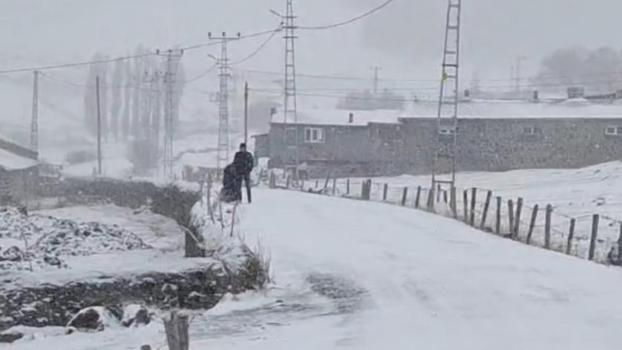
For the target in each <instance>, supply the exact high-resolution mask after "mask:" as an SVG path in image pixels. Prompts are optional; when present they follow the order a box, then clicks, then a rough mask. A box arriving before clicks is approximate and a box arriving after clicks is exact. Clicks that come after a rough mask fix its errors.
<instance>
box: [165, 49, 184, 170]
mask: <svg viewBox="0 0 622 350" xmlns="http://www.w3.org/2000/svg"><path fill="white" fill-rule="evenodd" d="M183 55H184V51H183V50H168V51H167V52H166V53H165V54H164V56H165V57H166V73H165V74H164V84H165V85H166V92H165V101H164V157H163V162H162V163H163V170H164V171H163V173H164V176H165V177H167V178H169V179H172V178H173V176H174V172H173V139H174V135H175V117H174V116H175V83H176V80H175V78H176V76H177V68H178V66H179V61H180V60H181V58H182V56H183Z"/></svg>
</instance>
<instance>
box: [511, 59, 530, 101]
mask: <svg viewBox="0 0 622 350" xmlns="http://www.w3.org/2000/svg"><path fill="white" fill-rule="evenodd" d="M526 59H527V57H525V56H518V57H516V72H515V73H516V76H515V86H514V90H515V92H516V93H517V94H518V93H519V92H520V89H521V82H522V80H523V79H522V76H521V68H522V64H523V62H524V61H525V60H526Z"/></svg>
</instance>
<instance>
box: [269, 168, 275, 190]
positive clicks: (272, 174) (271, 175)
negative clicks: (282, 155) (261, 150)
mask: <svg viewBox="0 0 622 350" xmlns="http://www.w3.org/2000/svg"><path fill="white" fill-rule="evenodd" d="M268 182H269V187H270V188H275V187H276V175H274V172H273V171H271V172H270V180H269V181H268Z"/></svg>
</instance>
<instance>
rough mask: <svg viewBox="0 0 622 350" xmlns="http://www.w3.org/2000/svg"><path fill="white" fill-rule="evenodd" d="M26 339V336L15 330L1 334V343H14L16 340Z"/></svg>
mask: <svg viewBox="0 0 622 350" xmlns="http://www.w3.org/2000/svg"><path fill="white" fill-rule="evenodd" d="M23 337H24V334H23V333H21V332H18V331H15V330H8V331H5V332H2V333H0V343H13V342H14V341H16V340H20V339H22V338H23Z"/></svg>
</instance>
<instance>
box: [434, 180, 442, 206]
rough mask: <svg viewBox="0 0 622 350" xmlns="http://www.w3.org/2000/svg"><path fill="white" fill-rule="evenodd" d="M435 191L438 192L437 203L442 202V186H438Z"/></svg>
mask: <svg viewBox="0 0 622 350" xmlns="http://www.w3.org/2000/svg"><path fill="white" fill-rule="evenodd" d="M434 190H435V191H436V202H440V201H441V184H436V188H435V189H434Z"/></svg>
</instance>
